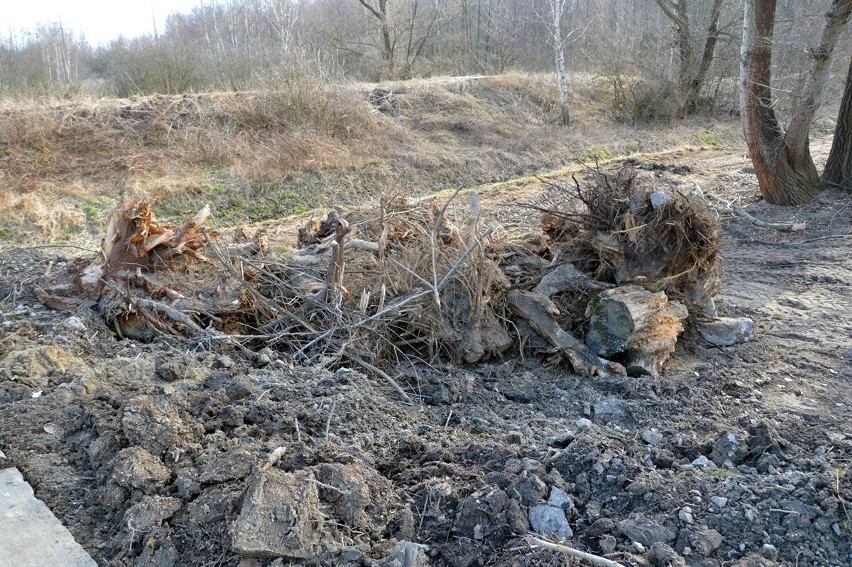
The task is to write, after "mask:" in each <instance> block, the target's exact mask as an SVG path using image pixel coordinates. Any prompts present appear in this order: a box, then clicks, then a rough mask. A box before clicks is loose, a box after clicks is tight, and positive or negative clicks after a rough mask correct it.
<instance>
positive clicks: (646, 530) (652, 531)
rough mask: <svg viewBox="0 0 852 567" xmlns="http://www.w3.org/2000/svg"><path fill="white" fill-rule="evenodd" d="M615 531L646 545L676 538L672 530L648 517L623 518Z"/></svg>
mask: <svg viewBox="0 0 852 567" xmlns="http://www.w3.org/2000/svg"><path fill="white" fill-rule="evenodd" d="M615 531H616V533H619V534H621V535H623V536H624V537H626V538H628V539H629V540H630V541H638V542H639V543H641V544H642V545H644V546H645V547H650V546H652V545H653V544H654V543H655V542H658V541H660V542H663V543H669V542H672V541H674V539H675V534H674V532H673V531H672V530H670V529H669V528H667V527H665V526H663V525H661V524H659V523H657V522H655V521H653V520H649V519H647V518H639V519H632V518H628V519H626V520H621V521H620V522H618V524H616V527H615Z"/></svg>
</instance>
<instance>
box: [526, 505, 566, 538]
mask: <svg viewBox="0 0 852 567" xmlns="http://www.w3.org/2000/svg"><path fill="white" fill-rule="evenodd" d="M529 519H530V525H531V526H532V529H533V531H534V532H536V533H537V534H540V535H543V536H556V537H558V538H559V539H570V538H571V537H573V536H574V532H573V530H571V526H569V525H568V518H566V517H565V511H564V510H563V509H562V508H557V507H556V506H551V505H549V504H536V505H535V506H533V507H531V508H530V513H529Z"/></svg>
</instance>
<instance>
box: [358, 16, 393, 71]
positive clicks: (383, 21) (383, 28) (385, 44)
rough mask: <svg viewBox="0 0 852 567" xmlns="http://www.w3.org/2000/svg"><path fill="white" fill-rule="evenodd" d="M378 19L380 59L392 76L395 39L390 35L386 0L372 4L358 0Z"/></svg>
mask: <svg viewBox="0 0 852 567" xmlns="http://www.w3.org/2000/svg"><path fill="white" fill-rule="evenodd" d="M358 1H359V2H360V3H361V5H362V6H364V7H365V8H366V9H367V10H368V11H369V12H370V13H371V14H372V15H373V16H375V18H376V19H377V20H378V21H379V29H380V33H381V36H382V59H384V60H385V66H386V67H387V70H388V74H389V76H390V77H393V76H394V74H395V72H396V69H395V62H394V49H395V47H396V46H395V41H394V38H393V37H392V35H391V29H390V22H389V21H388V0H378V3H377V5H375V6H374V5H373V3H372V2H369V1H368V0H358Z"/></svg>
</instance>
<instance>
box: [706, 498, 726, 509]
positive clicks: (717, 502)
mask: <svg viewBox="0 0 852 567" xmlns="http://www.w3.org/2000/svg"><path fill="white" fill-rule="evenodd" d="M710 502H711V503H712V504H713V505H714V506H715V507H716V508H724V507H725V506H726V505H727V504H728V499H727V498H725V497H724V496H711V497H710Z"/></svg>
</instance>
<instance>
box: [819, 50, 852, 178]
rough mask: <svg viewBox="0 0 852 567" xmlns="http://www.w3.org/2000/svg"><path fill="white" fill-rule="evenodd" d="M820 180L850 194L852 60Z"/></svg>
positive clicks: (851, 166) (851, 172)
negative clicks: (832, 139)
mask: <svg viewBox="0 0 852 567" xmlns="http://www.w3.org/2000/svg"><path fill="white" fill-rule="evenodd" d="M822 179H823V181H824V182H825V183H830V184H832V185H837V186H840V187H841V188H842V189H844V190H846V191H850V192H852V60H850V62H849V74H848V75H847V77H846V88H845V89H844V91H843V99H842V100H841V101H840V112H838V114H837V126H835V128H834V141H833V142H832V144H831V152H829V154H828V161H827V162H826V164H825V171H824V172H823V174H822Z"/></svg>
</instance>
